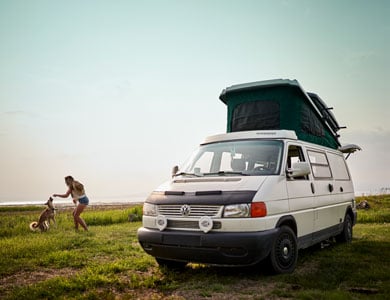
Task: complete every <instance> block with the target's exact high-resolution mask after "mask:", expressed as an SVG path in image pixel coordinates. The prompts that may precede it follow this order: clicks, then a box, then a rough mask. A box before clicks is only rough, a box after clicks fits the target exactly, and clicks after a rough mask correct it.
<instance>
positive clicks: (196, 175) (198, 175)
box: [173, 172, 203, 177]
mask: <svg viewBox="0 0 390 300" xmlns="http://www.w3.org/2000/svg"><path fill="white" fill-rule="evenodd" d="M176 176H195V177H203V174H195V173H187V172H179V173H176V174H175V175H173V177H176Z"/></svg>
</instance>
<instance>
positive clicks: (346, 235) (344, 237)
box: [336, 214, 352, 243]
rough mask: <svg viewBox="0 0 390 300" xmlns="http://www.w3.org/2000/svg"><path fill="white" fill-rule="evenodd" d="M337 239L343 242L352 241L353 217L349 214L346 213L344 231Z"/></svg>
mask: <svg viewBox="0 0 390 300" xmlns="http://www.w3.org/2000/svg"><path fill="white" fill-rule="evenodd" d="M336 240H337V241H338V242H341V243H350V242H352V219H351V216H350V215H349V214H346V215H345V219H344V225H343V231H342V232H341V233H340V234H339V235H338V236H336Z"/></svg>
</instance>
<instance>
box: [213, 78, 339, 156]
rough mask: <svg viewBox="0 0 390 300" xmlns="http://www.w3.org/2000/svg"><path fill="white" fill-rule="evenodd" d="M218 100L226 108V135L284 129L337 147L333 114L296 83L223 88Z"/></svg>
mask: <svg viewBox="0 0 390 300" xmlns="http://www.w3.org/2000/svg"><path fill="white" fill-rule="evenodd" d="M313 95H314V96H316V97H318V96H317V95H315V94H312V97H314V96H313ZM318 98H319V97H318ZM220 99H221V100H222V101H223V102H224V103H225V104H226V105H227V110H228V116H227V132H234V131H246V130H278V129H287V130H294V131H295V133H296V134H297V136H298V138H299V139H301V140H304V141H308V142H311V143H315V144H319V145H323V146H327V147H330V148H334V149H337V148H338V147H339V146H340V143H339V141H338V135H337V133H336V132H337V130H338V129H339V128H336V127H335V126H333V125H334V124H337V122H336V120H335V119H334V116H333V114H332V115H330V114H329V111H328V109H327V108H326V107H325V106H324V107H322V106H321V107H319V106H317V105H316V103H315V102H314V101H313V99H314V98H313V99H312V98H310V96H309V95H308V94H307V93H306V92H305V91H304V90H303V89H302V87H301V86H300V85H299V83H298V81H296V80H285V79H278V80H268V81H259V82H254V83H247V84H240V85H234V86H231V87H228V88H226V89H224V90H223V91H222V93H221V95H220ZM314 100H317V99H314ZM317 104H318V101H317ZM321 104H322V105H324V103H323V101H322V100H321ZM330 117H332V120H331V119H330ZM330 121H332V122H333V123H331V122H330ZM337 126H338V124H337Z"/></svg>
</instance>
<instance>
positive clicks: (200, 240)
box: [137, 228, 278, 265]
mask: <svg viewBox="0 0 390 300" xmlns="http://www.w3.org/2000/svg"><path fill="white" fill-rule="evenodd" d="M277 233H278V229H277V228H275V229H271V230H266V231H259V232H209V233H203V232H191V231H173V230H172V231H171V230H165V231H161V232H160V231H158V230H154V229H147V228H140V229H138V232H137V236H138V241H139V242H140V244H141V246H142V248H143V249H144V250H145V251H146V252H147V253H148V254H150V255H152V256H154V257H157V258H162V259H168V260H169V259H170V260H178V261H186V262H199V263H207V264H220V265H253V264H256V263H258V262H259V261H261V260H263V259H264V258H266V257H267V256H268V254H269V253H270V250H271V248H272V244H273V242H274V239H275V237H276V235H277Z"/></svg>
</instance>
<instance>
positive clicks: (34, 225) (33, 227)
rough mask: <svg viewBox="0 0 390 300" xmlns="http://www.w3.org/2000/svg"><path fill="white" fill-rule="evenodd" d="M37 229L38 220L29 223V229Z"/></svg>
mask: <svg viewBox="0 0 390 300" xmlns="http://www.w3.org/2000/svg"><path fill="white" fill-rule="evenodd" d="M38 229H39V227H38V222H32V223H30V230H31V231H37V230H38Z"/></svg>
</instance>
